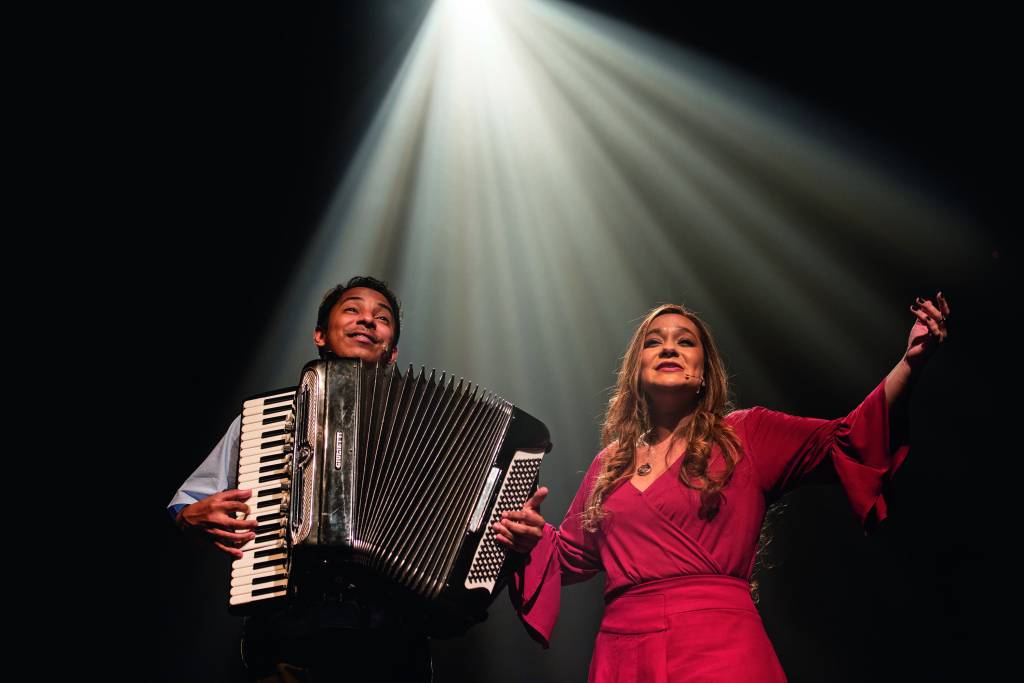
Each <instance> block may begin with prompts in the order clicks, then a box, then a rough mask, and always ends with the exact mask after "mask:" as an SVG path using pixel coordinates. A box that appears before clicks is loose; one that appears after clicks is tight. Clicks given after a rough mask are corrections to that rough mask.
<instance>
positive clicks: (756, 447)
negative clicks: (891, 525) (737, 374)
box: [730, 380, 909, 526]
mask: <svg viewBox="0 0 1024 683" xmlns="http://www.w3.org/2000/svg"><path fill="white" fill-rule="evenodd" d="M889 413H890V411H889V406H888V405H887V403H886V399H885V381H884V380H883V381H882V382H881V383H880V384H879V385H878V386H877V387H875V389H874V391H872V392H871V393H870V394H868V396H867V398H865V399H864V400H863V401H862V402H861V404H860V405H858V406H857V407H856V408H854V409H853V411H851V412H850V414H849V415H847V416H846V417H843V418H839V419H836V420H821V419H817V418H808V417H796V416H794V415H787V414H786V413H780V412H777V411H774V410H768V409H766V408H761V407H756V408H751V409H749V410H744V411H738V412H737V413H734V414H733V416H734V417H735V419H731V420H730V423H731V424H733V425H734V427H735V428H736V429H737V433H738V434H739V436H740V439H741V441H742V443H743V450H744V455H745V457H749V458H750V459H751V461H752V462H753V464H754V469H755V471H756V473H757V476H758V477H759V479H760V484H761V488H762V490H763V491H764V492H765V494H766V496H767V497H768V499H769V500H771V499H774V498H777V497H778V496H780V495H782V494H783V493H785V492H786V491H787V490H789V489H791V488H793V487H794V486H796V485H797V484H799V483H800V482H802V481H805V480H807V479H808V478H809V477H811V475H812V474H821V473H822V472H823V468H826V467H831V468H832V471H831V472H828V471H825V472H824V475H825V478H832V476H833V475H834V476H835V477H837V478H838V481H839V483H840V484H841V485H842V487H843V489H844V491H845V492H846V497H847V499H848V500H849V502H850V507H851V508H852V510H853V513H854V514H855V515H856V517H857V519H858V520H859V521H860V523H861V525H862V526H865V525H867V524H868V523H869V522H881V521H882V520H883V519H885V518H886V516H887V514H888V512H887V508H886V503H885V498H884V496H883V494H882V488H883V484H885V482H886V481H887V480H888V479H889V478H891V477H892V475H893V474H894V473H895V472H896V470H897V469H899V467H900V465H901V464H902V463H903V460H904V459H905V458H906V456H907V453H908V451H909V446H908V445H907V444H906V443H902V442H900V441H901V439H896V438H894V434H893V432H892V431H891V429H890V414H889ZM733 416H731V417H733ZM903 431H905V430H901V433H902V432H903ZM894 442H896V443H894Z"/></svg>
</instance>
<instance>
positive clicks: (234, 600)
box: [228, 589, 288, 605]
mask: <svg viewBox="0 0 1024 683" xmlns="http://www.w3.org/2000/svg"><path fill="white" fill-rule="evenodd" d="M287 594H288V591H287V590H284V589H282V590H279V591H275V592H273V593H264V594H262V595H234V596H232V597H231V599H230V600H229V601H228V604H229V605H245V604H247V603H250V602H258V601H260V600H269V599H271V598H279V597H281V596H283V595H287Z"/></svg>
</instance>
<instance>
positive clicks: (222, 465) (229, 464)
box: [167, 415, 242, 519]
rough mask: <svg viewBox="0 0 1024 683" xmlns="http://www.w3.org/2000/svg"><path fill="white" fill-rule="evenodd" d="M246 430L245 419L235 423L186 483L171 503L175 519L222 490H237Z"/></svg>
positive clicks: (169, 506)
mask: <svg viewBox="0 0 1024 683" xmlns="http://www.w3.org/2000/svg"><path fill="white" fill-rule="evenodd" d="M241 428H242V416H241V415H239V416H238V417H236V418H235V419H234V421H232V423H231V426H230V427H228V431H227V432H226V433H225V434H224V436H223V437H222V438H221V440H220V441H219V442H218V443H217V445H216V446H214V447H213V450H212V451H210V454H209V455H208V456H206V460H204V461H203V463H202V464H201V465H200V466H199V467H198V468H196V471H195V472H193V473H192V475H191V476H190V477H189V478H188V479H186V480H185V483H184V484H182V485H181V486H180V487H179V488H178V491H177V493H175V494H174V497H173V498H171V502H170V503H168V504H167V512H168V513H169V514H170V515H171V519H174V518H176V517H177V516H178V512H180V511H181V509H182V508H183V507H185V506H186V505H191V504H192V503H196V502H198V501H200V500H202V499H203V498H206V497H207V496H210V495H213V494H214V493H217V492H219V491H226V490H228V489H233V488H235V485H236V482H237V472H238V433H239V431H240V430H241Z"/></svg>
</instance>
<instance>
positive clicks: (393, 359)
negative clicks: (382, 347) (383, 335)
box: [388, 346, 398, 365]
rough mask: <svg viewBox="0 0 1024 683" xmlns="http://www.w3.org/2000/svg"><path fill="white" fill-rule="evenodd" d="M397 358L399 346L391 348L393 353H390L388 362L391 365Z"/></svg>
mask: <svg viewBox="0 0 1024 683" xmlns="http://www.w3.org/2000/svg"><path fill="white" fill-rule="evenodd" d="M396 358H398V347H397V346H396V347H395V348H393V349H391V354H390V356H388V364H389V365H390V364H391V363H394V362H395V359H396Z"/></svg>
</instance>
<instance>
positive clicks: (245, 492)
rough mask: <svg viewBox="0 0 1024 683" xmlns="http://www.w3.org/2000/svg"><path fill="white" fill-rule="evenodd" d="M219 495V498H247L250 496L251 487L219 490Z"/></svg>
mask: <svg viewBox="0 0 1024 683" xmlns="http://www.w3.org/2000/svg"><path fill="white" fill-rule="evenodd" d="M215 495H218V494H215ZM219 495H220V497H221V500H248V499H249V498H250V497H251V496H252V489H229V490H227V491H221V493H220V494H219Z"/></svg>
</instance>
